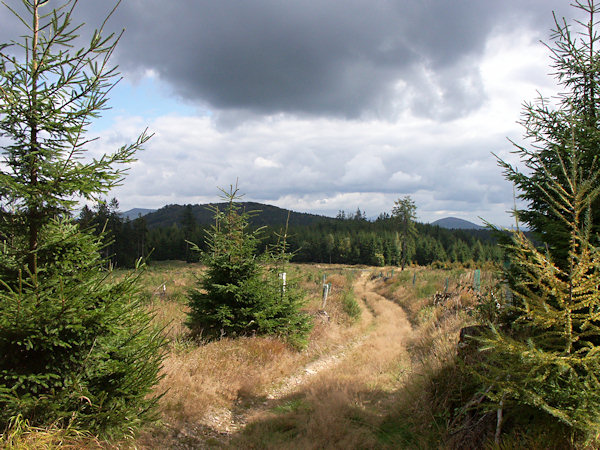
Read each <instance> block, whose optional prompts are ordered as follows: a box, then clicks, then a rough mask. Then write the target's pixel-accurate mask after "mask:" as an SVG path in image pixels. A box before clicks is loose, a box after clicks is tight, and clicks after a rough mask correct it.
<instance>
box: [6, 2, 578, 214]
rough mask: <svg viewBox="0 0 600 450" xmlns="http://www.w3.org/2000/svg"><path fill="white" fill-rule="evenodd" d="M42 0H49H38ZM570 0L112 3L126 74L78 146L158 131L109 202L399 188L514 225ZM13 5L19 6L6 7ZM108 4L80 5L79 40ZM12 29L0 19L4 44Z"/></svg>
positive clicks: (377, 196) (297, 206)
mask: <svg viewBox="0 0 600 450" xmlns="http://www.w3.org/2000/svg"><path fill="white" fill-rule="evenodd" d="M53 2H54V3H55V4H58V1H57V0H51V1H50V2H49V6H47V7H48V8H50V7H52V4H53ZM569 3H570V2H568V1H566V0H527V1H523V0H502V1H496V0H453V1H449V0H419V1H416V0H344V1H341V0H286V1H281V0H195V1H189V0H188V1H185V0H170V1H164V0H123V1H122V3H121V4H120V6H119V8H118V9H117V10H116V11H115V13H114V14H113V15H112V17H111V18H110V20H109V22H108V24H107V31H109V32H110V31H117V32H118V31H120V30H121V29H125V32H124V34H123V36H122V37H121V40H120V42H119V45H118V47H117V49H116V51H115V53H114V55H113V57H112V60H111V62H112V63H114V64H115V65H118V66H119V70H120V73H121V76H122V77H123V78H122V80H121V81H120V82H119V84H118V85H117V86H116V87H115V88H114V89H113V90H112V91H111V93H110V101H109V106H110V107H111V109H110V110H107V111H104V113H103V117H102V118H100V119H98V120H96V121H95V122H94V123H93V125H92V127H91V129H90V130H89V136H90V137H96V136H97V137H99V139H98V140H97V141H95V142H94V143H93V144H92V145H91V147H90V155H100V154H102V153H111V152H113V151H115V150H116V149H117V148H118V147H119V146H121V145H124V144H126V143H129V142H132V141H134V140H135V138H136V137H137V135H139V134H140V133H141V132H142V131H143V130H144V129H145V128H147V129H148V130H149V132H151V133H154V136H153V138H152V139H151V140H150V141H149V142H148V143H147V144H146V146H145V149H144V150H143V151H142V152H139V153H138V155H137V161H136V162H135V163H133V164H132V166H131V167H130V169H129V172H128V175H127V177H126V179H125V180H124V181H123V184H122V185H121V186H119V187H117V188H115V189H114V191H112V192H111V193H110V195H109V196H110V197H116V198H117V199H118V200H119V203H120V206H121V210H123V211H125V210H128V209H130V208H134V207H138V208H160V207H162V206H164V205H167V204H175V203H177V204H188V203H191V204H196V203H207V202H212V201H217V200H219V188H225V189H227V188H228V187H229V186H230V185H232V184H233V185H235V184H236V182H237V183H238V185H239V188H240V192H241V193H243V194H244V197H243V200H245V201H258V202H262V203H267V204H272V205H276V206H279V207H283V208H288V209H291V210H294V211H300V212H310V213H315V214H323V215H329V216H335V215H336V214H337V212H338V211H339V210H345V211H346V212H354V211H356V209H357V208H359V209H360V210H361V211H363V212H365V214H366V215H367V216H368V217H370V218H375V217H377V216H378V215H379V214H380V213H382V212H388V213H389V212H391V209H392V207H393V205H394V201H395V200H397V199H399V198H402V197H404V196H407V195H408V196H410V197H411V198H412V199H413V200H414V201H415V203H416V206H417V217H418V220H419V221H421V222H432V221H435V220H437V219H439V218H443V217H447V216H454V217H459V218H462V219H466V220H470V221H472V222H475V223H481V222H482V220H485V221H488V222H491V223H494V224H497V225H501V226H510V225H511V224H512V218H511V216H510V213H509V211H510V210H511V209H512V208H513V206H514V195H513V188H512V186H511V184H510V183H509V182H507V181H506V180H505V179H504V177H503V175H502V171H501V169H500V168H499V167H498V164H497V160H496V156H494V155H497V156H498V157H500V158H502V159H504V160H506V161H509V162H511V163H513V164H515V165H519V160H518V158H517V157H516V155H514V154H513V153H511V152H512V150H513V149H514V148H513V146H512V144H511V142H510V140H512V141H514V142H517V143H525V144H526V141H522V135H523V129H522V127H521V126H520V125H519V123H518V122H519V120H520V119H521V113H522V111H523V103H524V102H528V101H534V100H535V99H536V98H537V97H538V96H539V95H540V93H541V94H543V95H544V96H552V95H556V93H557V92H558V91H557V89H558V87H557V85H556V81H555V78H554V77H553V76H552V75H551V74H552V68H551V59H550V51H549V49H548V48H547V47H546V46H545V45H544V44H543V43H542V42H541V41H543V42H545V43H548V44H551V34H552V33H551V30H552V28H553V26H554V19H553V14H552V13H553V11H555V12H556V15H557V16H558V17H559V18H560V17H565V18H567V19H568V21H569V22H571V19H572V18H574V17H577V11H576V10H575V9H574V8H572V7H570V6H569ZM8 4H10V5H16V7H18V2H17V1H16V0H8ZM112 4H113V3H112V2H111V1H107V0H105V1H90V0H80V2H79V5H78V6H77V8H76V10H75V16H76V19H75V20H78V21H82V22H85V23H86V24H87V28H84V29H83V32H82V33H83V34H85V33H86V32H88V33H89V31H91V29H92V28H95V27H97V26H99V25H100V24H101V21H102V18H103V17H104V16H105V15H106V14H107V13H108V12H109V11H110V9H111V5H112ZM23 32H24V31H23V29H22V27H21V26H20V24H19V23H18V21H16V20H15V19H14V18H13V17H12V16H11V15H10V13H9V12H8V11H6V10H2V11H1V12H0V42H7V41H9V40H11V39H16V38H17V37H18V36H19V35H21V34H23Z"/></svg>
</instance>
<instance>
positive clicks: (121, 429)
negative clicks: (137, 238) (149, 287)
mask: <svg viewBox="0 0 600 450" xmlns="http://www.w3.org/2000/svg"><path fill="white" fill-rule="evenodd" d="M40 231H41V232H40V239H39V246H38V264H39V267H38V271H37V272H36V274H35V277H34V276H30V275H28V274H27V271H26V270H25V269H24V268H23V267H22V262H20V261H19V256H20V253H21V252H22V249H19V247H16V248H17V253H16V254H12V252H11V251H10V249H14V248H15V243H14V242H13V246H11V247H8V246H6V247H5V248H4V251H3V252H2V254H1V259H0V266H1V267H2V268H6V267H11V268H15V270H16V271H17V273H18V276H17V278H16V279H12V278H10V277H7V278H3V279H2V284H1V285H0V406H1V408H0V427H1V428H4V426H5V425H6V424H7V423H8V421H9V419H10V418H11V417H13V416H16V415H18V414H21V415H22V416H23V417H25V418H27V419H28V420H29V421H30V422H31V423H32V424H50V423H54V422H55V421H58V422H59V423H63V424H67V423H70V422H71V421H72V422H71V423H72V424H73V425H75V426H76V427H82V428H86V429H89V430H93V431H94V432H98V433H102V434H107V435H113V436H119V435H122V434H124V433H129V432H130V430H132V429H135V428H137V426H139V425H140V424H141V423H143V422H144V421H146V420H149V419H153V418H154V407H155V404H156V397H154V396H151V388H152V386H153V385H154V384H155V383H156V381H157V379H158V370H159V368H160V362H161V360H162V345H163V339H162V337H161V336H160V333H159V332H157V330H155V329H154V328H153V327H152V326H151V324H150V320H151V317H150V315H149V314H147V313H146V312H145V309H144V308H143V305H141V304H140V298H141V297H140V296H139V295H138V294H139V293H138V284H137V281H136V276H135V275H130V276H127V277H125V278H124V279H122V280H120V281H108V279H107V278H108V277H109V276H110V274H109V273H106V272H105V271H103V270H101V269H102V267H103V266H104V265H105V261H104V260H103V259H102V258H101V256H100V253H101V252H100V250H101V247H102V243H101V242H100V240H99V238H96V237H94V236H92V235H90V234H89V233H84V232H81V231H80V230H79V227H78V226H77V225H75V224H71V223H69V221H67V220H54V221H51V222H48V223H46V224H45V225H44V227H43V228H42V229H41V230H40ZM15 239H18V236H15ZM22 240H23V241H24V242H23V246H24V247H26V244H27V240H26V239H22Z"/></svg>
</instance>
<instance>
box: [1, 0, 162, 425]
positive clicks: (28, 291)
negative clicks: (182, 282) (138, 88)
mask: <svg viewBox="0 0 600 450" xmlns="http://www.w3.org/2000/svg"><path fill="white" fill-rule="evenodd" d="M20 3H21V6H22V8H21V9H22V10H23V11H24V12H23V14H22V15H19V14H17V12H16V8H12V9H11V8H9V7H8V6H7V8H9V9H11V11H12V12H13V13H14V15H15V18H14V20H18V21H20V23H21V24H22V25H23V26H24V27H25V32H24V34H25V38H24V39H23V41H21V42H11V43H9V44H0V135H1V136H2V138H3V141H2V147H1V149H2V156H3V160H2V164H0V245H1V247H0V277H1V279H0V429H1V428H3V426H4V425H5V424H6V423H7V422H8V421H9V419H10V418H11V416H15V415H17V414H21V415H22V416H23V417H24V418H25V419H28V420H29V421H30V423H32V424H41V425H44V424H49V423H55V422H57V421H58V423H63V424H66V423H68V422H70V423H72V424H74V425H75V426H76V427H84V428H87V429H89V430H92V431H94V432H97V433H102V434H106V435H121V434H123V433H126V432H129V431H130V430H133V429H135V428H136V426H137V425H139V424H140V423H141V422H143V421H144V420H146V419H148V418H150V417H151V416H152V415H153V406H154V405H155V403H156V399H155V398H154V397H152V395H151V389H152V386H153V385H154V384H155V383H156V382H157V378H158V370H159V368H160V361H161V358H162V356H161V348H162V342H163V340H162V338H161V337H160V333H158V332H156V330H154V329H153V328H152V326H151V323H150V322H151V317H150V316H149V315H148V314H147V313H146V312H145V310H144V309H143V308H142V305H141V304H140V297H139V295H138V292H137V290H138V287H137V283H136V276H135V275H133V276H131V277H126V278H125V279H122V280H120V281H109V279H110V274H109V273H108V272H106V271H103V270H102V269H103V267H104V266H105V264H104V261H103V260H102V259H101V257H100V256H99V255H100V250H101V248H102V245H103V244H102V243H101V242H100V239H99V238H96V237H94V236H92V235H91V234H89V233H88V232H86V231H81V230H80V229H79V227H78V226H77V225H75V224H73V223H72V221H71V219H70V212H71V209H72V208H73V206H74V205H75V204H76V201H77V200H78V199H80V198H81V197H83V198H87V199H95V198H98V197H99V196H100V195H101V194H103V193H106V192H107V191H108V190H109V189H110V188H112V187H113V186H115V185H116V184H118V183H119V182H120V181H121V179H122V177H123V173H124V170H125V169H124V168H125V167H126V166H124V164H125V165H126V164H128V163H129V162H131V161H132V160H133V157H134V154H135V152H136V151H137V150H138V149H139V148H140V147H141V146H142V144H143V143H144V142H145V141H146V140H147V139H148V136H147V135H146V134H142V135H141V136H140V137H139V138H138V139H137V141H136V142H134V143H133V144H131V145H126V146H123V147H122V148H120V149H118V150H117V151H116V152H115V153H113V154H111V155H104V156H102V157H100V158H99V159H92V158H89V157H86V154H85V153H86V149H87V147H88V144H89V142H90V139H89V138H87V137H86V131H87V128H88V126H89V125H90V121H91V120H92V119H93V118H94V117H97V116H98V115H99V113H100V112H101V110H102V109H104V108H105V103H106V101H107V97H106V96H107V93H108V92H109V90H110V88H111V87H112V86H113V84H114V82H115V77H116V76H117V72H116V69H115V68H114V67H112V66H110V64H109V58H110V56H111V55H112V53H113V51H114V49H115V45H116V43H117V41H118V38H119V36H114V35H109V36H108V37H106V36H104V35H103V30H102V28H100V30H97V31H95V32H93V34H92V37H91V39H90V40H89V41H88V44H87V45H86V46H84V47H83V48H75V47H74V45H76V44H77V43H78V42H79V41H78V38H79V33H80V32H81V29H82V28H81V25H74V24H73V22H72V19H73V14H74V9H75V7H76V5H77V0H66V1H65V2H63V3H62V4H60V5H59V6H55V4H54V2H48V1H47V0H43V1H42V0H22V1H21V2H20Z"/></svg>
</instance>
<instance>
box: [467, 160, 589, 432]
mask: <svg viewBox="0 0 600 450" xmlns="http://www.w3.org/2000/svg"><path fill="white" fill-rule="evenodd" d="M556 158H557V161H559V162H560V169H561V170H562V174H561V175H562V176H561V177H560V179H555V178H552V177H549V178H548V179H547V180H545V181H544V182H543V185H541V186H539V187H540V189H541V190H542V192H545V199H546V201H547V202H548V208H549V210H551V211H552V213H553V214H554V215H555V217H559V218H562V220H563V221H564V223H565V225H566V226H568V228H569V238H568V254H567V264H566V265H565V267H563V264H559V263H557V262H556V260H555V259H554V258H553V256H552V254H551V253H550V252H549V251H547V250H545V249H544V250H540V249H538V248H536V247H535V246H534V245H533V243H532V242H531V241H529V240H528V239H527V238H526V237H525V236H524V235H523V233H521V232H514V233H513V243H512V244H511V245H509V246H508V253H509V255H510V259H511V266H512V267H511V269H510V288H511V291H512V296H513V301H512V303H510V304H509V305H507V306H506V309H505V311H504V312H503V317H502V320H501V321H500V324H499V325H497V326H492V332H491V333H490V334H489V336H488V337H487V338H486V339H483V341H482V342H483V345H482V348H481V349H482V350H484V351H486V357H485V359H484V361H483V367H482V368H481V370H478V371H477V374H478V377H480V378H481V379H482V381H483V382H484V384H485V385H487V386H489V387H490V388H489V391H488V393H487V396H488V397H489V398H490V399H491V400H493V401H494V402H495V404H496V405H501V406H503V407H504V408H509V409H510V408H513V409H519V407H522V406H527V407H531V408H535V409H539V410H541V411H544V412H546V413H547V414H549V415H551V416H553V417H555V418H556V419H557V420H558V421H560V422H562V423H564V424H566V425H567V426H568V427H570V428H571V429H572V430H573V431H576V432H580V433H582V434H583V435H585V436H586V437H592V436H594V435H595V434H596V433H597V432H598V429H600V380H599V379H598V373H600V292H599V291H598V286H600V250H599V249H598V247H596V246H594V245H592V244H591V242H590V232H591V229H592V223H591V215H592V212H591V205H592V204H593V203H594V202H595V201H597V199H598V197H599V195H600V172H598V171H595V172H594V173H592V174H586V175H584V174H583V171H581V170H580V165H579V162H578V161H577V158H578V156H577V155H576V154H573V153H571V160H570V161H569V162H568V163H562V162H561V161H562V159H561V157H560V155H556ZM565 180H566V182H565ZM556 199H560V200H559V201H557V200H556Z"/></svg>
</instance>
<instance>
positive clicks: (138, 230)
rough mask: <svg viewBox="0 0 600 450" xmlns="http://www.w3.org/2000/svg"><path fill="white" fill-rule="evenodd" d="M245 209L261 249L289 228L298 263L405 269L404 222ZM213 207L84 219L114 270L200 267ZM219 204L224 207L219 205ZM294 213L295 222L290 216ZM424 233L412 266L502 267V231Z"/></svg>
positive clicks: (415, 243) (111, 209) (414, 240)
mask: <svg viewBox="0 0 600 450" xmlns="http://www.w3.org/2000/svg"><path fill="white" fill-rule="evenodd" d="M241 205H242V207H243V208H244V209H245V210H248V211H256V212H257V213H256V214H255V215H254V216H253V217H252V219H251V224H252V227H254V228H255V229H256V228H260V227H263V230H262V233H261V236H262V240H261V243H260V245H259V246H258V251H259V252H262V251H264V249H265V248H266V247H267V246H268V245H270V244H273V243H274V242H275V241H276V240H277V234H278V233H280V232H281V231H282V230H283V229H284V228H285V226H286V223H287V226H288V233H287V235H288V237H287V241H288V245H289V249H290V251H291V252H292V253H293V254H294V257H293V261H294V262H314V263H340V264H368V265H375V266H383V265H399V264H400V254H401V248H402V236H401V235H400V227H399V223H398V221H397V219H396V218H395V217H392V216H390V215H389V214H387V213H382V214H380V215H379V217H378V218H377V219H376V220H373V221H371V220H367V218H366V217H365V215H364V213H362V212H361V211H360V209H358V210H357V211H356V213H354V214H347V213H345V212H344V211H340V213H339V214H338V216H337V217H336V218H331V217H325V216H318V215H314V214H307V213H297V212H293V211H288V210H285V209H282V208H278V207H275V206H271V205H264V204H260V203H253V202H244V203H241ZM208 206H210V205H183V206H181V205H168V206H165V207H163V208H161V209H159V210H158V211H156V212H154V213H151V214H148V215H146V216H143V217H138V218H137V219H135V220H132V221H131V220H128V219H123V218H122V216H121V215H120V213H119V205H118V202H117V201H116V200H114V199H113V200H112V201H110V202H103V203H99V204H98V205H96V206H95V207H94V208H88V207H85V208H84V209H83V211H82V212H81V214H80V216H79V222H80V225H81V226H82V227H83V228H88V227H92V228H95V229H96V230H101V229H103V228H105V229H106V230H107V231H108V235H109V236H110V241H108V242H107V245H106V247H105V249H104V251H105V256H107V257H110V258H111V260H112V262H113V264H116V265H117V266H121V267H128V266H131V265H133V264H134V263H135V261H136V259H138V258H140V257H149V259H150V260H154V261H164V260H185V261H188V262H193V261H197V258H198V255H197V254H196V253H195V252H193V251H191V247H190V243H194V244H196V245H198V247H199V248H200V249H204V248H205V239H206V231H207V228H208V227H209V226H210V225H211V224H212V218H211V213H210V210H209V209H208ZM212 206H219V204H214V205H212ZM288 215H289V216H288ZM415 227H416V235H414V236H410V237H408V239H407V242H406V253H407V258H408V262H409V263H413V264H419V265H428V264H432V263H435V262H438V263H442V264H445V263H453V262H458V263H463V264H470V263H472V262H473V263H480V262H484V261H495V262H498V261H501V260H502V250H501V248H500V247H499V246H498V245H496V239H497V236H496V235H495V232H493V231H491V230H487V229H482V230H450V229H445V228H441V227H439V226H436V225H430V224H422V223H418V222H417V223H415Z"/></svg>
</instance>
